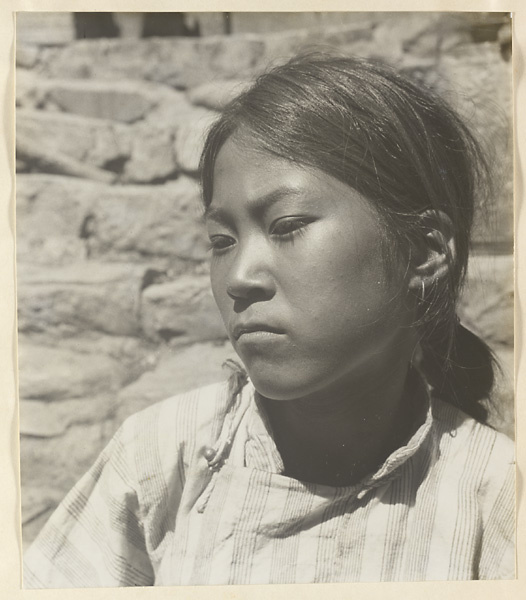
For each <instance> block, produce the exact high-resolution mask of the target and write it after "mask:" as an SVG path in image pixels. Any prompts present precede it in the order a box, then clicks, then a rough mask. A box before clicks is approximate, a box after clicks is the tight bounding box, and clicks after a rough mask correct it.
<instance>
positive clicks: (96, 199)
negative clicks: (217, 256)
mask: <svg viewBox="0 0 526 600" xmlns="http://www.w3.org/2000/svg"><path fill="white" fill-rule="evenodd" d="M17 232H18V244H17V245H18V248H17V250H18V259H19V260H20V261H24V260H27V261H31V262H32V263H35V262H36V263H41V264H55V263H56V262H63V263H68V262H74V261H76V260H81V259H84V258H85V257H86V255H87V253H88V252H89V256H90V258H92V259H93V258H97V257H98V258H101V257H105V256H106V257H108V258H118V259H119V260H136V261H151V260H152V258H155V257H161V258H168V259H170V260H171V261H175V262H181V263H186V262H188V261H190V262H192V263H194V262H196V261H198V262H199V261H202V260H204V259H205V258H206V255H207V247H208V241H207V236H206V231H205V228H204V225H203V223H202V219H201V201H200V192H199V187H198V185H197V183H196V182H195V181H194V180H192V179H190V178H187V177H180V178H179V179H177V180H176V181H173V182H170V183H167V184H165V185H157V186H146V185H142V186H139V185H137V186H106V185H102V184H97V183H93V182H90V181H82V180H79V179H73V178H67V177H59V176H50V175H36V174H23V175H19V176H18V178H17Z"/></svg>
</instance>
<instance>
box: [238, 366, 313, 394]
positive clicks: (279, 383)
mask: <svg viewBox="0 0 526 600" xmlns="http://www.w3.org/2000/svg"><path fill="white" fill-rule="evenodd" d="M248 374H249V377H250V380H251V381H252V384H253V385H254V387H255V388H256V390H257V391H258V393H259V394H261V395H262V396H264V397H265V398H268V399H269V400H281V401H287V400H296V399H297V398H302V397H303V396H306V395H308V394H309V392H311V391H312V387H311V386H310V385H309V384H307V383H306V382H305V381H304V380H301V381H298V379H296V378H294V377H290V376H289V377H287V376H284V375H283V376H280V375H279V374H278V373H276V371H275V370H273V371H272V373H268V374H267V373H261V372H254V370H250V369H249V370H248Z"/></svg>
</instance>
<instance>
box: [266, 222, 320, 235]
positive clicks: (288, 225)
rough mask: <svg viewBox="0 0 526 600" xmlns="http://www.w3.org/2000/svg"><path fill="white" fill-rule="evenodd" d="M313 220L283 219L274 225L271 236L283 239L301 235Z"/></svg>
mask: <svg viewBox="0 0 526 600" xmlns="http://www.w3.org/2000/svg"><path fill="white" fill-rule="evenodd" d="M313 220H314V219H311V218H308V217H282V218H281V219H278V220H277V221H274V223H272V226H271V228H270V234H271V235H274V236H277V237H281V238H286V237H292V236H294V235H296V234H298V235H299V234H301V233H303V232H304V229H305V227H307V225H309V224H310V223H312V221H313Z"/></svg>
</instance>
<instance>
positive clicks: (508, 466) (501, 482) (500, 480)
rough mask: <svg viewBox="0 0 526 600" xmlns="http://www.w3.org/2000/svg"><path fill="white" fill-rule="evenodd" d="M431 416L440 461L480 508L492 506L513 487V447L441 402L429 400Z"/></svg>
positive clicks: (480, 424)
mask: <svg viewBox="0 0 526 600" xmlns="http://www.w3.org/2000/svg"><path fill="white" fill-rule="evenodd" d="M433 416H434V423H435V435H436V438H437V444H438V449H439V454H440V460H441V461H447V462H448V463H449V464H450V465H451V469H450V470H451V471H454V472H455V473H456V474H457V476H458V478H459V480H461V481H462V483H463V485H465V486H467V487H472V488H473V489H475V490H476V492H477V495H478V497H479V500H480V501H481V502H482V504H483V505H485V506H487V507H490V506H492V505H493V504H494V502H495V501H496V500H497V499H498V497H499V494H500V495H503V494H504V491H503V490H508V491H509V490H510V489H511V488H513V482H514V477H515V444H514V443H513V441H512V440H511V439H510V438H509V437H507V436H506V435H504V434H503V433H500V432H498V431H496V430H494V429H492V428H491V427H489V426H487V425H484V424H482V423H479V422H478V421H476V420H475V419H473V418H471V417H469V416H468V415H466V414H465V413H464V412H462V411H461V410H459V409H458V408H456V407H455V406H453V405H451V404H448V403H447V402H444V401H442V400H433Z"/></svg>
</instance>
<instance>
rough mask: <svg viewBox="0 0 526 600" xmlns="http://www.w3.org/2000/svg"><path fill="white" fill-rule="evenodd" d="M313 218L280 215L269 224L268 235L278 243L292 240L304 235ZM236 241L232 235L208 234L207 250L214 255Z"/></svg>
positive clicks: (222, 251)
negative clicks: (280, 216)
mask: <svg viewBox="0 0 526 600" xmlns="http://www.w3.org/2000/svg"><path fill="white" fill-rule="evenodd" d="M314 220H315V219H314V218H307V217H282V218H280V219H277V220H276V221H274V222H273V223H272V224H271V226H270V229H269V236H270V237H271V238H272V239H274V240H275V241H277V242H278V243H286V242H294V241H295V240H296V239H297V238H299V237H301V236H303V235H305V233H306V231H307V227H308V225H310V224H311V223H312V222H313V221H314ZM236 243H237V242H236V239H235V238H233V237H232V236H229V235H224V234H216V235H212V236H210V243H209V245H208V250H209V251H211V252H212V254H214V255H220V254H222V253H224V252H226V251H228V249H229V248H231V247H232V246H234V245H235V244H236Z"/></svg>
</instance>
